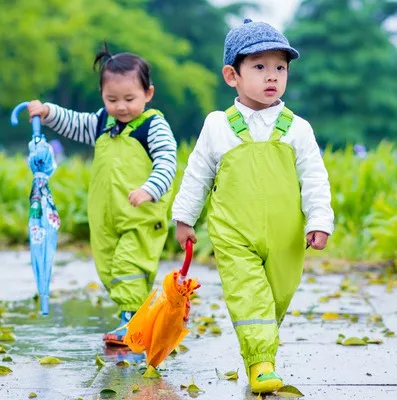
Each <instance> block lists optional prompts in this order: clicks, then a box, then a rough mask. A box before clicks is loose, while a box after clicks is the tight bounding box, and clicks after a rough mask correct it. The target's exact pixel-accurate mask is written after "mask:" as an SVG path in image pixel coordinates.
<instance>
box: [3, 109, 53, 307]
mask: <svg viewBox="0 0 397 400" xmlns="http://www.w3.org/2000/svg"><path fill="white" fill-rule="evenodd" d="M28 104H29V103H28V102H24V103H21V104H19V105H18V106H16V107H15V108H14V110H13V112H12V114H11V123H12V125H17V124H18V114H19V113H20V112H21V111H22V110H23V109H25V108H26V107H27V106H28ZM32 126H33V135H32V140H31V141H30V142H29V159H28V163H29V166H30V169H31V170H32V173H33V182H32V189H31V192H30V196H29V201H30V210H29V242H30V254H31V262H32V268H33V273H34V277H35V280H36V285H37V289H38V292H39V295H40V304H41V312H42V314H43V315H48V312H49V292H50V281H51V273H52V263H53V259H54V255H55V251H56V247H57V241H58V228H59V226H60V219H59V215H58V212H57V209H56V207H55V203H54V199H53V197H52V194H51V190H50V187H49V185H48V178H49V177H50V176H51V175H52V174H53V173H54V171H55V169H56V163H55V158H54V154H53V151H52V147H51V146H50V145H49V144H48V143H47V141H46V138H45V136H44V135H43V134H41V132H40V130H41V127H40V117H39V116H35V117H33V118H32Z"/></svg>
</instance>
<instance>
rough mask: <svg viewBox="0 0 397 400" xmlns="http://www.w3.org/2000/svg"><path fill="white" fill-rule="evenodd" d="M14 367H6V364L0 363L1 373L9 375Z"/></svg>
mask: <svg viewBox="0 0 397 400" xmlns="http://www.w3.org/2000/svg"><path fill="white" fill-rule="evenodd" d="M11 372H12V369H11V368H8V367H5V366H4V365H0V375H8V374H11Z"/></svg>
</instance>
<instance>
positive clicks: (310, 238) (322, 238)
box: [306, 231, 329, 250]
mask: <svg viewBox="0 0 397 400" xmlns="http://www.w3.org/2000/svg"><path fill="white" fill-rule="evenodd" d="M328 236H329V235H328V233H325V232H322V231H313V232H309V233H308V234H307V235H306V241H307V244H308V245H309V246H310V247H312V248H313V249H315V250H323V249H325V247H326V246H327V240H328Z"/></svg>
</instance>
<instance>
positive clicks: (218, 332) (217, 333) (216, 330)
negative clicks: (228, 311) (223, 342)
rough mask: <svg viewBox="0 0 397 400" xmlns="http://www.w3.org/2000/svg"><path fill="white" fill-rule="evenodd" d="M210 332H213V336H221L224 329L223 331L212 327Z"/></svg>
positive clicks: (217, 327)
mask: <svg viewBox="0 0 397 400" xmlns="http://www.w3.org/2000/svg"><path fill="white" fill-rule="evenodd" d="M210 332H211V333H212V334H213V335H221V334H222V329H221V327H220V326H218V325H214V326H211V328H210Z"/></svg>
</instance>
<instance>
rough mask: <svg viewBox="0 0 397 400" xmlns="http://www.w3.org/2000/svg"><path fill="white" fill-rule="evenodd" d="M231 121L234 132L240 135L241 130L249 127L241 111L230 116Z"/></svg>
mask: <svg viewBox="0 0 397 400" xmlns="http://www.w3.org/2000/svg"><path fill="white" fill-rule="evenodd" d="M228 119H229V123H230V125H231V126H232V128H233V130H234V133H235V134H236V135H237V136H238V135H239V134H240V133H241V132H243V131H245V130H247V129H248V127H247V124H246V123H245V121H244V118H243V117H242V115H241V114H240V112H239V111H237V112H236V113H234V114H232V115H230V116H228Z"/></svg>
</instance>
